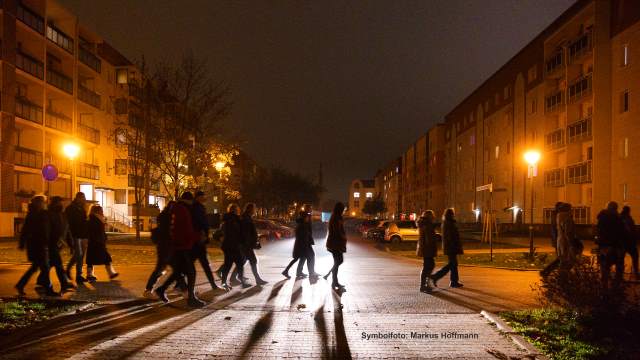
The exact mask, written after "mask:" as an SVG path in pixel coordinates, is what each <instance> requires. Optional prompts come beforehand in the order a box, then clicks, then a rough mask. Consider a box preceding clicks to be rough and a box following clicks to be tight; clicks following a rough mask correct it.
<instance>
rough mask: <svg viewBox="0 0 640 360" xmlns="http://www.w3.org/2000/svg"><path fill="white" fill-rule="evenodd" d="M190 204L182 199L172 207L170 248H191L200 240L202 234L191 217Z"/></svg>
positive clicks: (174, 249) (179, 249)
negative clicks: (195, 227) (194, 225)
mask: <svg viewBox="0 0 640 360" xmlns="http://www.w3.org/2000/svg"><path fill="white" fill-rule="evenodd" d="M190 207H191V206H190V204H189V203H187V202H185V201H183V200H180V201H178V202H177V203H176V204H175V205H174V206H173V208H172V209H171V242H170V243H169V244H170V250H171V251H172V252H173V251H181V250H191V249H193V245H195V243H196V242H197V241H198V240H200V234H198V232H197V231H196V230H195V229H194V227H193V222H192V219H191V209H190Z"/></svg>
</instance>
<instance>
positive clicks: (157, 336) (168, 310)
mask: <svg viewBox="0 0 640 360" xmlns="http://www.w3.org/2000/svg"><path fill="white" fill-rule="evenodd" d="M254 289H255V290H254ZM252 290H253V291H252ZM260 291H261V289H259V288H252V289H250V290H248V291H246V292H244V293H239V294H238V295H236V294H233V295H232V296H229V297H228V298H226V299H224V300H221V301H220V302H219V303H215V304H210V306H211V305H216V307H214V308H204V309H200V310H198V311H194V310H193V309H191V308H187V307H185V304H186V301H185V300H181V301H178V302H176V303H172V304H171V305H172V306H160V307H157V308H149V309H148V310H154V311H148V310H146V311H143V312H138V313H134V314H132V315H126V316H123V317H118V318H114V319H110V320H107V321H105V322H99V323H96V324H93V325H90V326H88V327H84V328H82V329H81V330H82V331H76V332H74V333H64V334H61V335H62V336H61V337H58V338H57V339H54V340H53V341H47V342H46V343H39V344H36V345H35V346H32V347H30V349H31V350H32V351H27V354H28V355H27V354H25V355H26V357H27V358H29V359H39V358H47V359H53V358H54V357H55V355H54V354H67V356H68V354H70V353H74V354H75V353H78V352H81V351H82V350H85V349H87V348H91V347H92V346H95V345H96V344H98V343H100V342H101V341H104V340H106V339H114V338H116V337H117V336H119V335H123V334H126V333H129V332H131V331H134V330H138V329H141V328H143V327H146V326H150V325H153V324H155V323H159V322H161V321H164V320H168V319H171V318H173V317H176V316H180V315H184V314H188V313H191V315H190V316H186V317H183V318H181V319H179V320H177V321H175V322H170V323H168V324H167V325H166V326H163V327H162V328H161V329H154V331H153V332H152V333H150V332H145V333H144V334H141V335H139V336H138V337H134V338H132V339H130V341H131V343H137V342H138V340H140V338H144V342H143V343H141V344H140V345H139V346H136V347H135V348H127V350H126V351H122V350H120V349H119V345H114V346H112V347H109V348H106V349H102V350H99V351H95V352H93V353H92V354H91V357H100V356H101V355H103V354H112V355H113V356H109V357H113V358H126V357H129V356H131V355H133V354H135V353H136V352H138V351H139V350H141V349H143V348H145V347H147V346H149V345H152V344H154V343H156V342H158V341H159V340H161V339H163V338H165V337H166V336H169V335H171V334H172V333H174V332H177V331H179V330H181V329H183V328H184V327H187V326H189V325H191V324H193V323H194V322H196V321H198V320H200V319H202V318H204V317H207V316H209V315H210V314H212V313H214V312H216V311H217V310H219V309H220V308H221V307H220V306H222V307H225V306H228V305H229V304H232V303H234V302H237V301H240V300H242V299H245V298H248V297H251V296H253V295H255V294H257V293H259V292H260ZM174 304H176V305H178V304H179V305H181V306H175V305H174ZM62 337H64V338H62ZM56 347H59V349H56ZM114 353H115V354H114ZM116 354H117V355H116Z"/></svg>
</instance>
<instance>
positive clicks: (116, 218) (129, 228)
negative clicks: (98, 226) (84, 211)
mask: <svg viewBox="0 0 640 360" xmlns="http://www.w3.org/2000/svg"><path fill="white" fill-rule="evenodd" d="M105 218H106V219H107V231H111V232H123V233H130V232H134V231H136V229H135V228H134V227H133V219H132V218H131V217H130V216H129V215H127V214H124V213H122V212H120V211H118V210H116V209H114V208H112V207H107V208H106V212H105Z"/></svg>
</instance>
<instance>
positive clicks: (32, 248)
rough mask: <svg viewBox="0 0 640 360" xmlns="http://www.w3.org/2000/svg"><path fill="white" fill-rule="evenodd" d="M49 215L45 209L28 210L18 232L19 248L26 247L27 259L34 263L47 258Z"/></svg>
mask: <svg viewBox="0 0 640 360" xmlns="http://www.w3.org/2000/svg"><path fill="white" fill-rule="evenodd" d="M50 231H51V227H50V225H49V216H48V215H47V211H46V210H38V211H29V213H27V216H26V218H25V219H24V225H23V226H22V232H21V233H20V248H24V247H26V248H27V259H29V261H31V262H34V263H41V262H45V261H47V260H48V259H49V242H50Z"/></svg>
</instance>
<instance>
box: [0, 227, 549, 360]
mask: <svg viewBox="0 0 640 360" xmlns="http://www.w3.org/2000/svg"><path fill="white" fill-rule="evenodd" d="M322 245H323V244H321V241H317V243H316V246H315V250H316V253H317V269H318V271H319V272H321V273H323V272H325V271H326V270H327V269H329V268H330V264H331V257H330V256H329V255H328V253H327V252H326V250H325V249H324V248H323V246H322ZM291 246H292V241H291V240H285V241H281V242H278V243H272V244H267V245H266V246H264V247H263V249H262V250H260V251H259V253H260V261H261V264H260V265H261V269H262V273H263V274H264V277H265V278H266V279H267V280H269V281H270V283H269V284H268V285H266V286H264V287H252V288H248V289H244V290H241V289H239V287H237V288H234V289H233V291H231V292H229V293H221V292H215V293H213V292H211V291H210V290H209V288H208V285H206V284H205V283H203V280H204V276H203V274H202V273H199V274H198V283H199V287H198V290H199V294H200V295H199V296H200V297H201V298H202V299H203V300H206V301H207V302H209V305H207V306H206V307H205V308H202V309H197V310H192V309H189V308H187V307H186V306H185V304H184V301H183V300H179V301H175V302H171V303H170V304H168V305H162V304H161V303H159V302H145V301H135V300H132V299H133V298H134V297H135V296H136V295H138V294H140V293H141V291H142V289H143V284H144V279H145V278H146V276H147V274H148V272H149V271H150V269H151V268H150V266H148V265H139V266H133V265H131V266H126V267H121V268H120V271H121V272H122V273H123V278H122V281H119V282H113V283H112V284H110V285H109V283H102V284H101V283H100V282H99V283H98V284H99V285H98V286H99V287H106V288H113V289H117V291H119V292H117V291H116V290H113V291H116V294H117V295H118V296H119V297H120V298H122V299H126V298H129V299H130V300H129V301H128V302H124V303H122V305H121V306H120V307H119V308H118V310H117V311H113V312H108V313H105V314H102V315H101V316H99V317H94V318H88V319H80V321H76V322H73V323H67V324H63V326H61V328H60V329H56V331H53V332H52V331H49V332H47V331H44V330H43V331H44V332H43V333H42V334H43V335H42V336H47V337H45V338H44V339H43V340H41V341H35V342H28V343H24V344H22V345H21V346H18V347H15V348H13V349H11V351H9V352H8V353H5V354H4V355H3V356H2V358H7V359H36V358H43V357H46V358H48V359H54V358H67V357H71V358H74V359H111V358H125V357H133V358H151V357H153V358H157V359H162V358H172V359H174V358H190V359H194V358H195V359H201V358H211V357H232V358H233V357H254V358H264V357H271V358H283V357H284V358H332V357H333V358H349V357H350V356H351V357H356V358H367V357H370V358H381V357H382V358H384V357H397V356H399V357H427V358H442V357H444V358H488V359H491V358H494V357H493V356H492V355H491V354H489V353H488V352H487V350H498V351H500V352H502V353H505V354H509V355H518V354H520V355H522V353H521V351H520V350H519V349H518V348H517V347H516V346H515V345H514V344H513V343H512V342H511V340H510V339H509V338H507V337H505V336H503V335H501V334H500V333H499V332H498V331H497V330H496V329H495V328H494V327H493V326H491V325H490V324H489V323H488V322H487V321H486V319H485V318H483V317H482V316H481V315H480V314H479V312H480V311H481V310H488V311H492V312H497V311H502V310H509V309H517V308H524V307H528V306H533V305H535V304H536V299H535V296H534V294H533V293H532V292H531V290H530V284H532V283H533V282H535V281H536V279H537V273H536V272H524V271H509V270H498V269H488V268H478V267H461V269H460V275H461V281H462V282H463V283H464V284H465V287H464V288H462V289H449V288H448V286H447V285H448V283H447V281H446V279H443V280H442V281H441V282H440V283H439V286H440V287H441V288H440V289H438V290H436V291H435V292H434V293H433V294H431V295H427V294H423V293H420V292H418V275H419V271H420V266H421V264H420V263H418V262H416V261H412V260H410V259H404V258H399V257H395V256H392V255H388V254H387V253H384V252H382V251H380V250H377V249H375V248H374V247H373V246H372V244H370V243H365V242H363V241H361V240H359V239H357V238H356V237H351V238H350V242H349V244H348V249H347V251H348V252H347V254H345V263H344V265H343V266H342V268H341V272H340V281H341V282H342V283H344V284H345V285H346V288H347V291H346V292H345V293H344V294H343V295H342V296H341V297H340V296H338V294H336V293H334V292H333V291H331V290H330V288H329V286H328V283H327V282H326V281H324V280H323V279H320V280H319V281H317V282H316V283H315V284H311V283H309V280H307V279H305V280H295V279H291V280H286V279H284V278H283V277H282V275H281V274H280V272H281V271H282V268H283V267H284V265H286V263H287V262H288V261H289V256H290V251H291V250H290V249H291ZM116 265H117V264H116ZM217 265H218V264H214V266H217ZM20 267H22V266H15V265H13V266H11V265H2V266H0V271H2V272H3V275H4V274H8V273H9V272H15V271H17V270H19V269H16V268H20ZM22 268H23V267H22ZM101 270H102V269H101ZM294 271H295V269H294ZM294 271H292V272H291V273H294ZM127 272H135V274H127ZM305 272H306V269H305ZM100 275H101V273H100V272H99V273H98V277H100ZM12 277H13V276H12ZM249 277H250V278H251V276H249ZM5 278H9V277H8V276H6V277H5ZM127 279H131V282H132V283H131V284H129V283H127ZM135 279H138V280H135ZM251 280H253V279H251ZM11 283H12V282H11ZM105 284H107V285H105ZM132 284H135V287H137V289H135V288H134V287H132ZM412 332H415V333H423V334H424V335H423V336H422V338H417V336H415V334H414V337H413V338H412V334H411V333H412ZM445 333H448V334H449V335H447V336H448V338H447V337H445V338H443V335H445ZM385 334H386V335H385ZM434 334H435V335H434ZM376 336H378V337H380V336H382V337H385V336H386V337H390V338H387V339H380V338H375V337H376ZM434 337H437V339H434ZM459 337H468V338H459Z"/></svg>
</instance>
